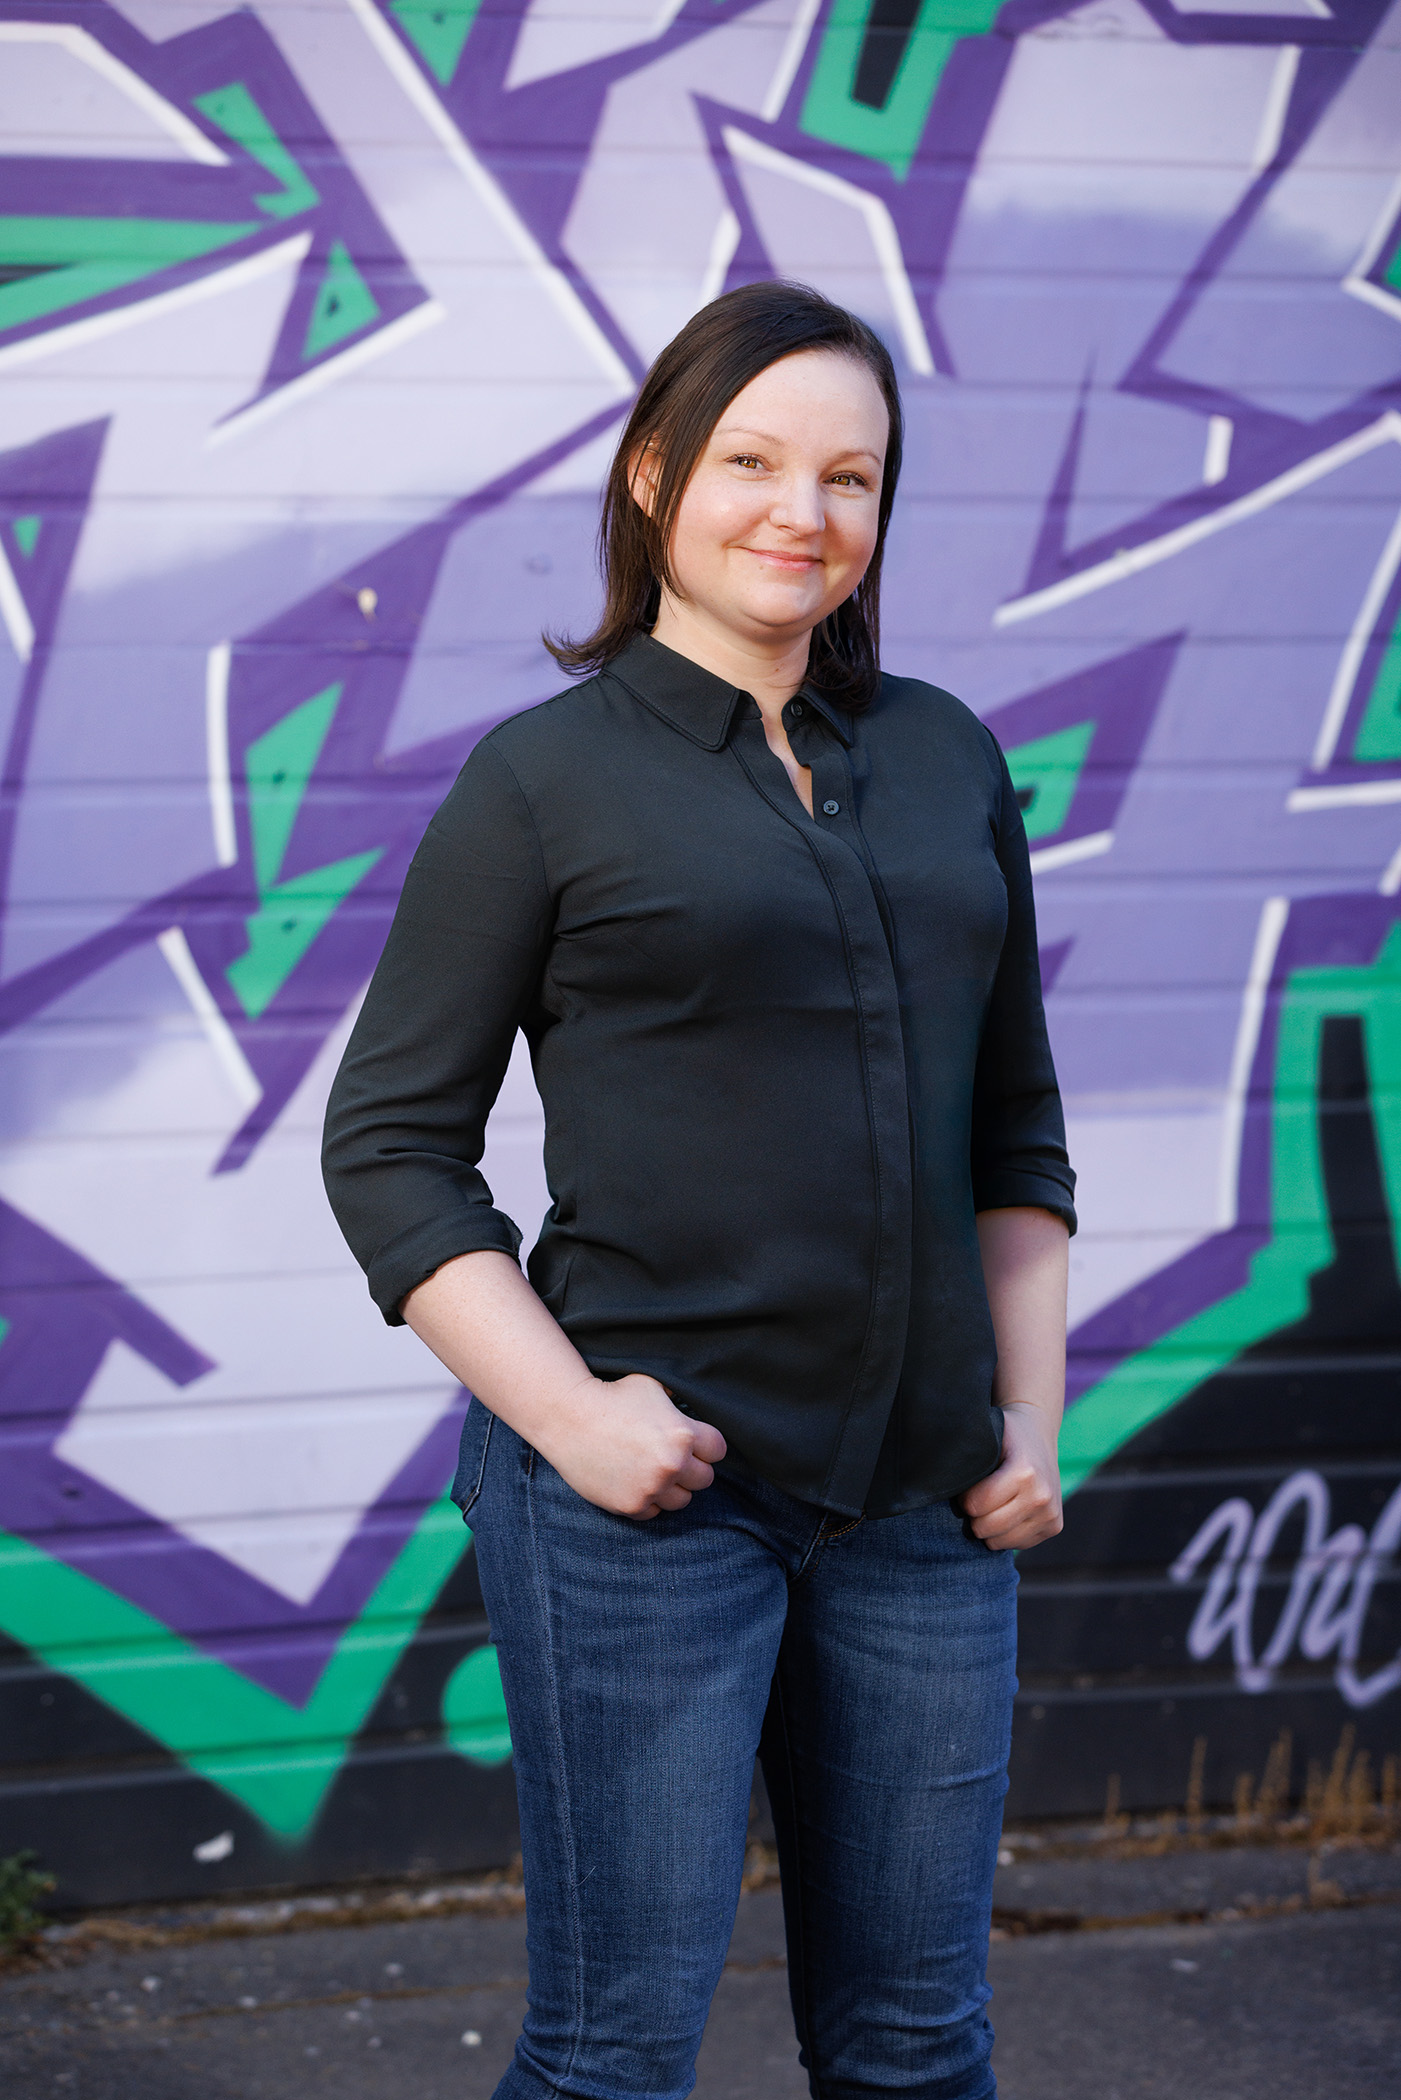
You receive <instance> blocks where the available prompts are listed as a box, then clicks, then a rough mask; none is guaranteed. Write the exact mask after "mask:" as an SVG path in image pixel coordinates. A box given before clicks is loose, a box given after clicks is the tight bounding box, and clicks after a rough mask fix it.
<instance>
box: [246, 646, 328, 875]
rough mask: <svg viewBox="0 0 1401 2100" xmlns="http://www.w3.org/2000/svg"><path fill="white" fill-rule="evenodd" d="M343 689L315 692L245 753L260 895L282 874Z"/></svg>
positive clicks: (255, 867) (250, 818)
mask: <svg viewBox="0 0 1401 2100" xmlns="http://www.w3.org/2000/svg"><path fill="white" fill-rule="evenodd" d="M342 691H343V687H342V686H341V685H340V684H339V683H337V684H335V685H328V686H327V687H326V689H325V691H324V692H320V693H314V694H313V695H312V697H311V699H310V700H304V701H303V702H302V704H301V706H300V707H294V708H293V709H292V712H291V714H289V715H284V716H283V717H282V720H281V721H280V722H275V723H274V724H273V726H272V728H271V729H269V730H267V731H266V732H265V733H264V734H263V735H262V736H260V737H259V738H258V739H257V740H256V742H254V743H251V744H250V745H249V746H248V749H247V750H246V751H245V753H244V755H243V766H244V773H245V776H246V778H247V781H248V822H249V827H250V829H251V830H252V833H253V876H254V880H255V881H256V883H257V885H258V895H259V896H260V897H263V896H266V894H267V892H268V891H269V890H270V889H271V888H272V886H273V884H274V883H275V882H276V880H277V878H278V876H279V875H280V874H281V873H282V862H283V859H284V857H285V855H286V852H287V841H288V840H289V839H290V838H291V836H292V826H293V825H294V824H295V823H296V821H297V811H298V810H299V809H300V808H301V806H302V797H303V796H304V795H305V794H306V790H307V782H308V781H309V780H310V779H311V776H312V773H313V772H314V771H315V768H316V761H317V759H318V758H320V756H321V747H322V745H323V744H324V743H325V741H326V733H327V731H328V730H329V729H330V727H331V720H332V717H333V716H334V714H335V712H336V708H337V706H338V705H339V702H340V697H341V693H342Z"/></svg>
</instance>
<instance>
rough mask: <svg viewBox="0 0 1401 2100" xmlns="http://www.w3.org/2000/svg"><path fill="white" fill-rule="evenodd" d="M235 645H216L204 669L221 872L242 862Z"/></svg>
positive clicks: (212, 801)
mask: <svg viewBox="0 0 1401 2100" xmlns="http://www.w3.org/2000/svg"><path fill="white" fill-rule="evenodd" d="M232 658H233V644H232V642H216V643H215V644H214V647H213V648H212V649H211V650H210V652H209V656H208V658H207V660H206V662H205V666H204V744H205V752H206V756H207V763H208V768H209V815H210V820H211V822H212V824H213V826H214V853H215V857H216V859H217V860H218V863H219V866H220V867H221V868H231V867H233V865H234V863H235V862H236V861H237V859H238V830H237V827H236V826H235V824H234V806H233V784H232V780H231V778H230V772H229V664H230V662H231V661H232Z"/></svg>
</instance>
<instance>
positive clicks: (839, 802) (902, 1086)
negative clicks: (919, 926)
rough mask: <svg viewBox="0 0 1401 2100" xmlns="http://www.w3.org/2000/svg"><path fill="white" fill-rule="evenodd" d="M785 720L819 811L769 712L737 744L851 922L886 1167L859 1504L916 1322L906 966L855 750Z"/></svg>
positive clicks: (832, 1487)
mask: <svg viewBox="0 0 1401 2100" xmlns="http://www.w3.org/2000/svg"><path fill="white" fill-rule="evenodd" d="M784 726H785V728H786V729H787V730H788V733H789V741H790V744H791V746H792V749H793V755H794V757H795V758H796V759H797V760H798V762H799V764H800V765H805V766H808V767H809V768H810V769H811V773H812V803H813V814H812V816H811V818H809V817H808V816H807V815H806V813H805V811H804V810H803V809H802V806H801V804H800V803H799V802H798V800H797V797H796V796H795V795H794V794H793V791H792V789H791V787H789V785H788V784H787V782H786V781H785V782H783V783H782V784H781V785H780V783H779V782H778V781H777V780H776V779H774V778H773V777H772V770H776V765H777V762H776V761H775V760H774V759H773V754H772V753H771V752H770V751H769V749H768V746H767V743H766V742H765V740H764V733H763V725H762V723H761V722H759V721H758V719H757V711H756V713H755V715H754V716H750V717H748V718H747V719H746V720H744V721H742V722H741V723H740V724H739V725H738V730H737V734H736V737H735V749H736V753H737V755H738V756H739V757H740V759H741V762H742V763H743V764H744V766H745V770H746V772H748V773H749V775H750V778H751V779H752V780H753V782H754V785H755V786H756V787H757V788H758V789H759V791H760V793H761V794H763V795H764V797H765V799H766V800H767V801H769V802H770V803H772V805H773V807H774V808H775V809H776V810H777V811H778V813H779V814H780V815H781V816H782V817H783V818H784V819H785V821H786V822H788V823H791V824H793V825H794V826H795V827H796V828H797V829H798V830H800V831H801V832H802V834H803V836H804V838H805V839H806V841H807V843H808V845H809V847H810V849H811V851H812V853H813V855H814V857H815V859H816V860H817V862H818V864H819V865H820V867H821V869H822V873H823V875H824V877H825V878H826V881H827V885H828V888H829V890H830V892H831V895H832V897H833V901H834V904H835V906H836V909H837V912H838V915H839V917H840V920H841V925H842V933H843V943H844V948H845V953H846V960H847V969H848V972H849V976H850V981H851V990H852V996H853V1003H854V1005H855V1009H856V1014H857V1021H858V1026H859V1031H860V1045H861V1075H860V1076H861V1081H862V1084H863V1088H864V1092H865V1106H866V1114H867V1119H868V1127H869V1132H870V1143H871V1154H872V1162H873V1167H874V1184H875V1199H876V1221H875V1222H876V1232H875V1242H876V1244H875V1261H874V1265H873V1273H872V1278H871V1299H870V1311H869V1318H868V1322H867V1330H866V1336H865V1345H864V1347H863V1349H862V1353H861V1359H860V1364H859V1366H858V1370H857V1374H856V1379H855V1382H854V1385H853V1389H852V1393H851V1398H850V1402H849V1404H848V1407H847V1411H846V1415H845V1418H844V1421H843V1425H842V1431H841V1435H840V1438H839V1440H838V1445H837V1449H836V1451H835V1452H834V1454H833V1458H832V1464H831V1470H830V1472H829V1475H828V1480H827V1484H826V1492H825V1495H824V1499H825V1500H828V1501H829V1502H830V1503H832V1504H834V1505H837V1506H844V1507H847V1508H852V1509H859V1508H860V1507H861V1505H862V1503H863V1502H864V1499H865V1494H866V1489H867V1487H868V1486H869V1484H870V1479H871V1475H872V1473H873V1472H874V1469H875V1464H876V1459H877V1455H878V1453H879V1451H880V1446H881V1440H882V1438H883V1437H884V1434H885V1428H886V1424H887V1421H888V1420H889V1416H890V1409H891V1407H892V1405H893V1403H894V1398H895V1391H896V1387H897V1385H898V1384H899V1380H900V1372H901V1369H902V1366H903V1361H904V1351H905V1336H906V1329H907V1323H908V1317H909V1302H910V1266H911V1159H910V1136H909V1096H908V1089H907V1085H906V1078H905V1049H904V1038H903V1031H902V1028H901V1022H900V998H899V987H898V984H897V982H896V977H895V967H894V963H893V961H892V958H891V952H890V944H889V941H888V939H887V937H886V929H885V925H884V922H883V918H882V914H881V910H880V903H879V899H878V897H877V893H876V888H875V885H874V883H873V882H872V879H871V875H870V873H869V871H868V869H867V867H866V864H865V857H864V855H863V853H862V850H861V845H860V834H859V831H858V829H857V826H856V812H855V809H854V806H853V798H852V780H851V769H850V766H849V764H848V762H847V756H846V752H845V749H844V748H843V746H842V743H841V741H840V739H839V738H838V737H837V736H836V734H835V733H834V732H832V731H829V730H828V729H827V728H826V727H825V725H823V724H822V723H821V721H820V718H817V717H816V715H815V712H814V710H813V709H812V708H811V706H810V705H809V704H808V703H805V702H803V701H802V700H801V699H797V700H794V701H790V702H789V705H788V707H787V708H786V709H785V710H784ZM765 760H767V761H768V764H767V765H765V764H764V761H765ZM751 761H752V762H751ZM766 775H768V776H769V777H767V778H766ZM780 797H782V798H783V799H780Z"/></svg>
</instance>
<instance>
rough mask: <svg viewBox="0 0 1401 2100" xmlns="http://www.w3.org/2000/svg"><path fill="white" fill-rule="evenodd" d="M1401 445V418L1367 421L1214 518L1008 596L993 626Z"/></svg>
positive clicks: (1108, 580) (1163, 557) (1029, 615)
mask: <svg viewBox="0 0 1401 2100" xmlns="http://www.w3.org/2000/svg"><path fill="white" fill-rule="evenodd" d="M1394 444H1401V414H1398V413H1397V411H1396V410H1395V409H1394V408H1389V409H1388V410H1387V411H1386V413H1385V414H1384V415H1381V416H1378V418H1377V420H1376V422H1375V423H1368V424H1367V425H1366V427H1365V428H1364V429H1362V430H1356V431H1354V432H1353V434H1352V436H1351V437H1349V438H1342V439H1340V440H1339V442H1338V443H1337V444H1336V445H1327V446H1325V447H1324V449H1323V450H1322V451H1321V452H1315V453H1314V455H1313V457H1312V458H1311V459H1304V460H1300V462H1299V464H1298V466H1296V467H1290V468H1289V469H1288V471H1287V472H1286V473H1283V474H1277V475H1276V476H1275V478H1274V480H1273V481H1264V482H1261V484H1260V486H1259V488H1257V489H1252V490H1251V491H1250V493H1249V495H1246V496H1237V497H1236V498H1235V500H1234V501H1233V502H1231V503H1223V504H1222V506H1221V508H1220V510H1217V511H1213V512H1212V513H1211V515H1210V516H1209V517H1205V518H1194V519H1193V520H1192V522H1191V524H1190V525H1178V526H1175V527H1174V528H1173V530H1172V531H1171V532H1165V533H1163V534H1161V536H1160V537H1159V538H1158V539H1156V540H1144V541H1143V542H1142V544H1141V545H1140V546H1137V547H1123V548H1121V549H1120V550H1119V552H1118V553H1117V554H1111V555H1110V556H1109V559H1108V560H1107V561H1100V562H1096V563H1095V564H1094V566H1093V568H1089V569H1081V571H1080V572H1079V574H1078V575H1076V576H1067V577H1066V579H1065V581H1064V582H1063V583H1052V584H1048V585H1047V586H1046V588H1045V589H1044V590H1040V591H1028V593H1027V595H1026V596H1025V597H1024V598H1009V599H1008V600H1007V602H1006V604H1005V605H999V606H998V608H997V610H996V612H995V613H994V614H993V616H992V624H993V626H994V627H1011V626H1014V625H1015V624H1016V623H1017V622H1018V621H1019V620H1034V619H1036V618H1037V617H1038V616H1039V615H1040V614H1041V613H1047V612H1055V611H1056V610H1057V608H1058V607H1060V606H1062V605H1073V604H1074V602H1075V600H1076V599H1077V598H1088V597H1089V596H1090V595H1091V594H1092V593H1093V592H1095V591H1102V590H1105V589H1107V587H1108V586H1109V585H1110V584H1112V583H1124V582H1126V581H1127V580H1128V578H1129V577H1130V576H1137V575H1139V574H1141V572H1142V571H1143V570H1144V569H1152V568H1155V567H1156V566H1157V564H1158V563H1159V562H1160V561H1171V560H1172V558H1173V556H1174V555H1177V554H1184V553H1185V552H1186V551H1187V549H1188V548H1189V547H1195V546H1197V545H1198V543H1199V542H1200V541H1202V540H1209V539H1211V538H1212V537H1213V535H1214V534H1216V533H1218V532H1224V531H1225V530H1226V528H1227V527H1228V526H1231V525H1239V524H1241V523H1242V522H1243V521H1244V520H1245V519H1246V518H1254V517H1258V516H1259V514H1260V513H1261V512H1262V511H1266V510H1269V509H1271V508H1272V507H1273V506H1274V505H1275V504H1276V503H1282V502H1283V501H1284V499H1285V497H1286V496H1293V495H1297V493H1298V492H1299V490H1300V489H1306V488H1308V487H1310V486H1311V484H1312V483H1313V482H1315V481H1322V480H1323V478H1324V476H1325V475H1328V474H1333V473H1336V472H1337V470H1338V469H1339V468H1340V467H1347V466H1351V465H1352V463H1353V461H1354V460H1358V459H1363V458H1365V457H1366V455H1367V454H1368V453H1369V452H1375V451H1376V449H1377V447H1378V446H1379V445H1394Z"/></svg>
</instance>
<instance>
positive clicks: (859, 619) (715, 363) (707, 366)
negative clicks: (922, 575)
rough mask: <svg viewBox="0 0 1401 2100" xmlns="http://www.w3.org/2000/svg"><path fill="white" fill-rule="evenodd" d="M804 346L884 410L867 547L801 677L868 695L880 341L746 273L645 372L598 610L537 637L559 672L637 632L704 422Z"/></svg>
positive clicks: (873, 671) (873, 657) (890, 493)
mask: <svg viewBox="0 0 1401 2100" xmlns="http://www.w3.org/2000/svg"><path fill="white" fill-rule="evenodd" d="M803 350H832V351H836V352H837V353H838V355H840V356H842V357H850V358H854V359H855V360H856V361H857V362H858V363H860V364H863V365H865V367H866V369H867V370H868V371H869V372H870V373H871V375H872V377H873V378H874V379H875V381H876V384H877V385H878V386H879V388H880V390H881V393H882V394H883V396H884V397H885V405H886V408H887V409H888V410H889V413H890V438H889V443H888V445H887V448H886V455H885V471H884V473H883V475H882V477H881V490H880V510H879V521H878V524H877V528H876V547H875V552H874V554H873V555H872V556H871V560H870V565H869V567H868V568H867V570H866V573H865V575H864V576H863V577H862V579H861V581H860V583H859V584H858V585H857V587H856V589H855V590H854V591H853V592H852V594H851V596H850V597H849V598H848V599H847V600H846V601H845V602H844V603H843V604H842V605H839V606H838V607H837V609H836V611H835V612H832V613H829V614H828V616H827V618H826V619H825V620H823V621H822V622H821V623H820V625H818V626H817V627H815V628H814V629H813V634H812V641H811V644H810V647H809V654H808V672H807V675H808V678H809V679H810V680H811V682H812V683H813V684H814V685H816V686H817V687H818V688H819V690H820V691H822V692H823V693H825V694H826V695H827V696H828V697H829V698H830V699H832V700H834V701H836V702H837V703H838V704H839V705H840V706H842V707H844V708H847V709H850V710H851V711H852V712H855V711H857V710H859V709H861V708H863V707H868V706H869V705H870V703H871V701H872V700H874V698H875V696H876V692H877V689H878V687H879V683H880V572H881V557H882V555H883V553H884V551H885V535H886V528H887V526H888V525H889V523H890V511H891V505H892V504H893V503H894V501H895V485H896V482H897V481H898V480H899V477H900V454H901V448H902V442H903V438H904V415H903V412H902V410H901V406H900V388H899V383H898V381H897V380H896V377H895V367H894V365H893V363H892V362H891V358H890V352H889V351H888V350H887V349H886V347H885V345H884V343H883V342H882V341H881V339H880V337H879V336H878V335H877V334H876V333H875V331H874V330H873V329H870V328H868V327H867V326H866V323H865V322H864V321H859V320H858V319H857V318H856V316H855V314H850V313H848V312H847V311H846V309H845V308H844V307H841V306H835V305H833V303H832V301H831V300H830V299H824V298H823V297H822V295H821V293H820V292H815V291H813V290H812V289H811V287H810V286H808V285H805V284H783V283H768V284H746V285H741V286H740V287H739V289H738V290H736V291H733V292H726V293H725V294H724V295H723V297H721V298H719V299H712V301H711V302H710V304H709V306H703V307H702V308H701V310H700V312H699V313H698V314H695V315H693V316H692V318H691V319H690V320H689V321H688V322H687V323H686V326H685V327H684V328H683V329H682V330H681V333H680V334H679V335H678V336H675V337H674V338H673V340H672V341H671V342H670V343H668V344H667V347H666V348H665V350H663V351H662V353H661V355H660V357H659V358H658V359H657V361H656V363H655V364H654V365H653V366H652V369H651V371H650V372H649V373H648V374H647V377H646V378H645V379H644V380H643V382H642V391H641V392H640V393H639V395H638V397H637V401H636V404H635V405H634V407H633V411H632V414H631V415H630V416H629V418H628V422H627V428H626V429H625V430H624V432H623V434H622V436H621V438H620V439H619V440H618V449H617V451H616V453H615V454H614V456H613V465H612V467H611V469H610V470H609V475H608V482H607V486H606V488H605V490H604V495H603V514H602V517H601V519H600V522H599V531H598V554H599V566H600V568H601V569H602V572H603V585H604V603H603V614H602V617H601V618H600V620H599V622H598V625H597V626H596V627H595V628H594V630H593V633H592V634H589V635H585V636H584V637H583V638H582V639H581V640H579V641H566V640H563V639H559V640H556V639H552V638H551V637H550V636H549V635H548V634H547V635H545V636H544V642H545V646H546V648H547V649H548V650H549V651H550V653H551V655H552V656H553V657H554V658H555V659H556V661H557V662H558V663H560V664H561V665H562V666H563V667H564V669H565V670H566V671H573V672H576V673H577V672H585V671H601V670H602V669H603V668H604V667H605V665H607V664H609V663H611V662H612V660H613V658H614V657H615V656H618V655H619V654H620V653H621V652H622V651H623V650H624V649H625V648H626V647H627V645H628V643H629V642H630V641H632V640H633V638H634V637H635V636H636V635H639V634H645V633H647V632H649V631H650V629H651V628H652V626H653V625H654V624H655V622H656V618H657V613H658V610H659V608H660V604H661V590H662V585H663V584H665V585H666V587H667V588H668V589H669V590H674V589H675V588H676V581H675V577H674V576H673V573H672V569H671V562H670V549H671V540H672V534H673V532H674V530H675V526H676V517H677V513H678V511H679V510H680V508H681V499H682V497H683V496H684V495H685V493H686V488H687V485H688V483H689V482H690V479H691V476H692V474H693V473H694V472H695V470H696V464H697V462H698V461H699V459H700V456H701V453H702V452H703V451H704V450H705V447H706V445H707V443H708V442H709V439H710V434H711V432H712V431H713V430H714V428H715V426H716V424H717V423H718V422H719V420H720V418H721V416H722V415H723V414H724V413H725V410H726V409H727V408H728V407H729V405H730V403H731V402H732V401H733V400H734V398H735V396H736V394H738V393H741V392H742V391H743V389H744V388H745V387H747V386H748V384H749V382H750V380H751V379H757V378H758V376H759V374H760V373H761V372H764V371H767V369H768V367H769V366H770V365H774V364H777V363H778V361H779V359H780V358H784V357H794V356H796V355H797V354H798V352H800V351H803ZM649 453H650V454H651V455H652V456H653V457H654V458H655V460H656V461H657V464H658V474H657V481H656V488H655V492H654V500H653V504H652V508H651V512H650V514H649V513H648V512H647V511H645V510H644V509H643V508H642V506H641V504H640V503H638V502H637V501H636V500H635V498H634V496H633V493H632V481H633V476H634V473H635V469H636V464H637V462H638V461H639V460H640V459H641V458H643V457H644V456H645V455H647V454H649Z"/></svg>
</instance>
